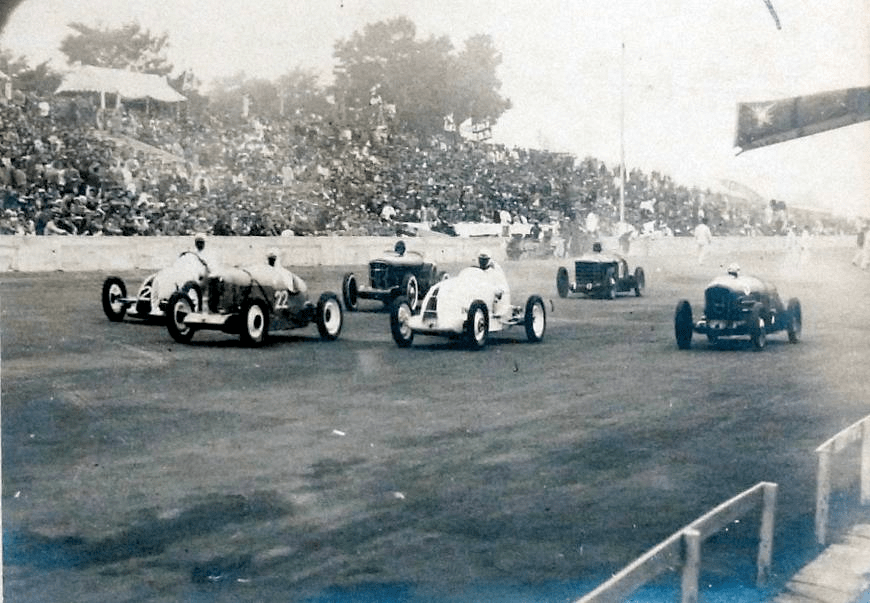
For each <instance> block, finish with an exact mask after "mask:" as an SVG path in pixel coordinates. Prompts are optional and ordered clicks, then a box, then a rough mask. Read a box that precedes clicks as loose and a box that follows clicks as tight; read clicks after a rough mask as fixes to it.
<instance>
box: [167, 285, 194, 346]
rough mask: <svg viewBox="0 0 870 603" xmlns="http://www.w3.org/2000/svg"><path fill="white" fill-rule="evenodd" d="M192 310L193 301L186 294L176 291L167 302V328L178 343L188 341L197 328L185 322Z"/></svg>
mask: <svg viewBox="0 0 870 603" xmlns="http://www.w3.org/2000/svg"><path fill="white" fill-rule="evenodd" d="M192 312H193V303H192V302H191V301H190V297H188V296H187V295H186V294H184V293H182V292H181V291H176V292H175V293H173V294H172V295H171V296H170V297H169V302H167V304H166V329H167V330H168V331H169V334H170V335H171V336H172V339H174V340H175V341H177V342H178V343H188V342H189V341H190V340H191V339H192V338H193V334H194V332H195V331H196V329H195V328H193V327H191V326H190V325H187V324H185V323H184V319H185V318H186V317H187V315H188V314H191V313H192Z"/></svg>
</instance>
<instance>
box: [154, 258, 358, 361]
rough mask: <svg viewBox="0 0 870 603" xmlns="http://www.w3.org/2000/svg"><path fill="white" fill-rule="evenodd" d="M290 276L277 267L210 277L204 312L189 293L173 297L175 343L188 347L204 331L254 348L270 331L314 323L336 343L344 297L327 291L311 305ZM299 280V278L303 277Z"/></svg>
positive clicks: (204, 294)
mask: <svg viewBox="0 0 870 603" xmlns="http://www.w3.org/2000/svg"><path fill="white" fill-rule="evenodd" d="M289 274H290V273H289V272H288V271H286V270H283V269H281V268H276V267H273V266H268V265H264V266H256V267H254V268H247V269H245V268H227V269H221V270H220V271H219V272H216V273H214V274H211V275H209V277H208V278H207V279H206V281H205V288H204V289H203V291H202V309H201V310H200V311H196V309H195V308H194V307H193V305H192V302H191V298H190V296H189V295H187V294H185V293H183V292H181V291H179V292H177V293H174V294H173V295H172V296H171V297H170V298H169V303H168V304H167V312H166V313H167V321H166V326H167V328H168V330H169V334H170V335H171V336H172V338H173V339H174V340H175V341H178V342H180V343H187V342H189V341H190V340H191V338H192V337H193V334H194V333H195V332H196V331H198V330H200V329H210V330H219V331H223V332H225V333H232V334H237V335H239V337H240V338H241V340H242V342H243V343H245V344H248V345H255V346H256V345H261V344H262V343H263V342H265V340H266V338H267V337H268V335H269V332H270V331H279V330H285V329H298V328H302V327H305V326H307V325H309V324H310V323H312V322H314V323H316V324H317V330H318V332H319V333H320V337H321V339H324V340H328V341H331V340H334V339H336V338H338V335H339V333H340V332H341V326H342V322H343V315H342V312H341V304H340V303H339V301H338V297H337V296H336V295H335V294H334V293H332V292H326V293H322V294H321V295H320V298H319V299H318V301H317V303H316V304H315V303H313V302H311V301H309V299H308V295H307V294H306V293H305V291H304V284H303V286H302V287H301V288H300V287H298V286H296V285H295V284H294V281H293V279H292V277H290V276H288V275H289ZM297 279H298V277H297Z"/></svg>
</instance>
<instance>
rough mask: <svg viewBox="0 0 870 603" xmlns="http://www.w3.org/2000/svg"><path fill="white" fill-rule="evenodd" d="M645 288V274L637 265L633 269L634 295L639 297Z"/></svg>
mask: <svg viewBox="0 0 870 603" xmlns="http://www.w3.org/2000/svg"><path fill="white" fill-rule="evenodd" d="M645 288H646V275H645V274H644V273H643V268H641V267H640V266H638V267H637V268H635V269H634V295H635V296H636V297H640V296H641V295H643V290H644V289H645Z"/></svg>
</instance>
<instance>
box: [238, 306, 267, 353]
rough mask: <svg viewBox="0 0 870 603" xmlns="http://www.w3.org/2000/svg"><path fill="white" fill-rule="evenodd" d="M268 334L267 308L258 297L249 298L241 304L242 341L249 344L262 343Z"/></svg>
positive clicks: (240, 334)
mask: <svg viewBox="0 0 870 603" xmlns="http://www.w3.org/2000/svg"><path fill="white" fill-rule="evenodd" d="M268 336H269V309H268V308H267V307H266V304H264V303H263V302H262V301H260V300H259V299H249V300H248V301H246V302H245V303H244V304H242V332H241V333H239V337H240V339H241V340H242V343H244V344H245V345H250V346H258V345H263V342H265V341H266V338H267V337H268Z"/></svg>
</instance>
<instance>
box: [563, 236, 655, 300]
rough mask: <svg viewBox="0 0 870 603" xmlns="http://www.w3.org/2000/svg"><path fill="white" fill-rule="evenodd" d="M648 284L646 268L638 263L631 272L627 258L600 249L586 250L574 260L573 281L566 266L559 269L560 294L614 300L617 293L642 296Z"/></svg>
mask: <svg viewBox="0 0 870 603" xmlns="http://www.w3.org/2000/svg"><path fill="white" fill-rule="evenodd" d="M596 249H598V247H597V246H596ZM645 287H646V276H645V275H644V273H643V268H641V267H639V266H638V267H637V268H635V269H634V272H631V271H630V270H629V268H628V262H627V261H626V260H625V258H623V257H622V256H619V255H616V254H608V253H602V252H601V251H594V252H593V253H586V254H584V255H582V256H580V257H579V258H577V259H576V260H575V261H574V282H571V277H570V275H569V274H568V269H567V268H565V267H564V266H560V267H559V270H558V271H557V272H556V290H557V291H558V292H559V297H568V295H569V294H571V293H582V294H584V295H586V296H588V297H600V298H605V299H613V298H615V297H616V296H617V295H621V294H625V293H632V292H633V293H634V294H635V295H636V296H638V297H640V296H641V295H642V294H643V290H644V288H645Z"/></svg>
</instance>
